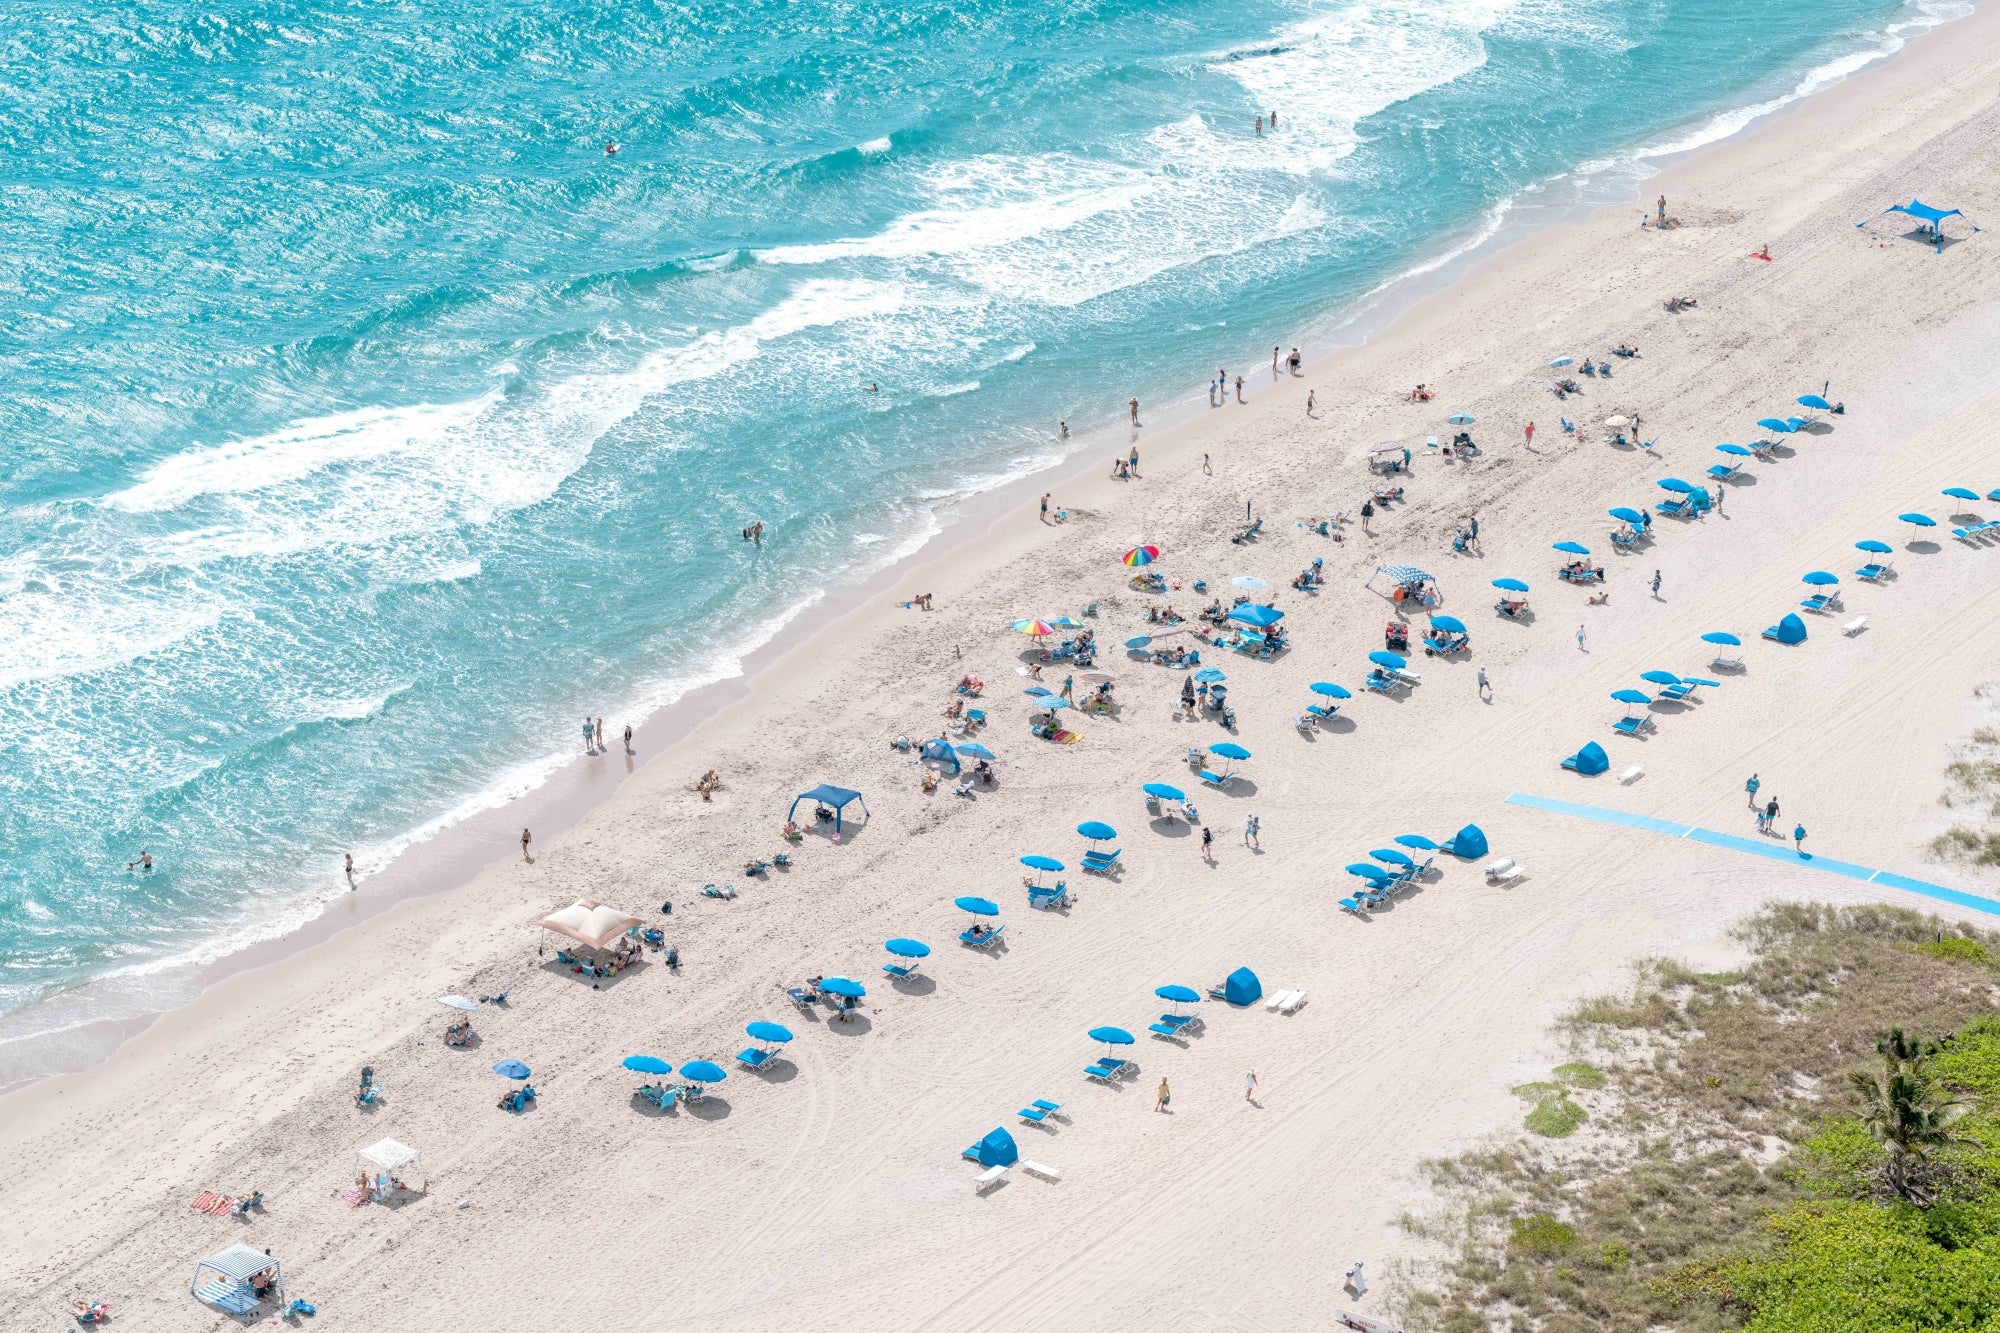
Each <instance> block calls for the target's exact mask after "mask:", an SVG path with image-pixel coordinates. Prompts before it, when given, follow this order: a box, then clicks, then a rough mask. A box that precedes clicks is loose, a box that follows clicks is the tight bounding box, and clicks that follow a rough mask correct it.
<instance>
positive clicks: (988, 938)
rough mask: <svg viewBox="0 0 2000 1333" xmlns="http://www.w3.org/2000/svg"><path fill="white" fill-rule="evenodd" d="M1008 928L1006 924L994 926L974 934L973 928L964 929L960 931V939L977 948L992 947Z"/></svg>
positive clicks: (960, 941) (962, 942) (963, 942)
mask: <svg viewBox="0 0 2000 1333" xmlns="http://www.w3.org/2000/svg"><path fill="white" fill-rule="evenodd" d="M1006 929H1007V927H1005V926H992V927H989V928H988V929H986V930H982V931H980V932H979V934H977V935H975V934H973V933H972V931H971V930H964V931H961V932H959V936H958V940H959V943H961V944H970V945H971V946H972V947H973V948H975V949H990V948H992V947H993V946H994V944H995V943H997V942H998V941H999V939H1000V936H1001V935H1002V934H1003V933H1004V932H1005V931H1006Z"/></svg>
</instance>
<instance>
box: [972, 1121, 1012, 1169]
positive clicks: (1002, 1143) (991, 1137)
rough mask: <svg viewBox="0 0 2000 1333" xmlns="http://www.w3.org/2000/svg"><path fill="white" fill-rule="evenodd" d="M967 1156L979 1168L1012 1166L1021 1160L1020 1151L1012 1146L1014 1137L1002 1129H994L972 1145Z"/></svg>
mask: <svg viewBox="0 0 2000 1333" xmlns="http://www.w3.org/2000/svg"><path fill="white" fill-rule="evenodd" d="M968 1155H969V1156H971V1157H972V1158H974V1159H975V1160H977V1161H978V1163H979V1164H980V1165H981V1166H1012V1165H1014V1163H1016V1162H1018V1161H1020V1160H1021V1150H1020V1149H1019V1148H1017V1147H1015V1146H1014V1136H1013V1135H1012V1134H1009V1133H1008V1132H1007V1131H1006V1130H1004V1129H995V1130H993V1131H992V1132H991V1133H989V1134H987V1136H986V1137H985V1138H983V1139H981V1140H980V1141H979V1142H977V1143H975V1144H973V1145H972V1149H971V1152H970V1153H969V1154H968Z"/></svg>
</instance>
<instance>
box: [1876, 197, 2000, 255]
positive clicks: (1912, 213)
mask: <svg viewBox="0 0 2000 1333" xmlns="http://www.w3.org/2000/svg"><path fill="white" fill-rule="evenodd" d="M1891 213H1902V214H1905V215H1907V216H1909V217H1913V218H1915V219H1916V220H1917V223H1918V225H1919V228H1920V229H1921V230H1925V231H1928V232H1929V233H1930V242H1931V249H1932V250H1933V251H1936V252H1938V253H1943V251H1944V220H1945V219H1946V218H1965V211H1964V210H1963V209H1958V208H1932V207H1931V206H1930V205H1929V204H1927V203H1925V202H1924V201H1923V200H1921V199H1912V200H1910V202H1909V203H1907V204H1891V205H1889V206H1888V207H1887V208H1885V209H1883V210H1882V211H1881V212H1880V213H1877V214H1876V215H1875V216H1874V217H1872V218H1863V219H1861V221H1859V222H1857V223H1855V224H1854V225H1855V226H1857V227H1865V226H1867V225H1868V224H1869V223H1871V222H1876V221H1880V220H1881V219H1882V218H1886V217H1888V216H1889V215H1890V214H1891ZM1965 220H1966V222H1967V223H1968V224H1969V225H1971V227H1972V229H1973V230H1974V231H1978V230H1980V228H1979V226H1978V224H1977V223H1974V222H1973V221H1972V219H1971V218H1965Z"/></svg>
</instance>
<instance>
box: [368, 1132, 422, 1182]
mask: <svg viewBox="0 0 2000 1333" xmlns="http://www.w3.org/2000/svg"><path fill="white" fill-rule="evenodd" d="M360 1157H361V1161H362V1163H363V1164H364V1165H366V1166H372V1167H375V1168H376V1169H378V1170H381V1171H386V1172H388V1173H389V1174H391V1175H394V1174H395V1173H396V1172H397V1171H399V1170H401V1169H402V1168H403V1167H406V1166H408V1165H409V1164H410V1163H411V1162H414V1161H416V1160H417V1150H416V1149H415V1148H412V1147H411V1146H410V1145H409V1144H407V1143H398V1142H396V1140H394V1139H383V1140H382V1141H381V1142H380V1143H371V1144H369V1145H368V1146H367V1147H366V1148H363V1149H362V1150H361V1153H360Z"/></svg>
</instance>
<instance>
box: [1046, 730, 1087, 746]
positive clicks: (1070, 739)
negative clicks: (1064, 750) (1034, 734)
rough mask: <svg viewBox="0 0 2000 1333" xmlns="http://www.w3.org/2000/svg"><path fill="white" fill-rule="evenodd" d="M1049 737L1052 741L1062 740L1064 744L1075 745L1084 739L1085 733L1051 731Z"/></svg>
mask: <svg viewBox="0 0 2000 1333" xmlns="http://www.w3.org/2000/svg"><path fill="white" fill-rule="evenodd" d="M1049 739H1050V740H1052V741H1061V742H1062V743H1063V744H1064V745H1075V744H1076V743H1077V742H1078V741H1080V740H1082V739H1083V733H1082V732H1080V731H1056V732H1051V733H1049Z"/></svg>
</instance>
